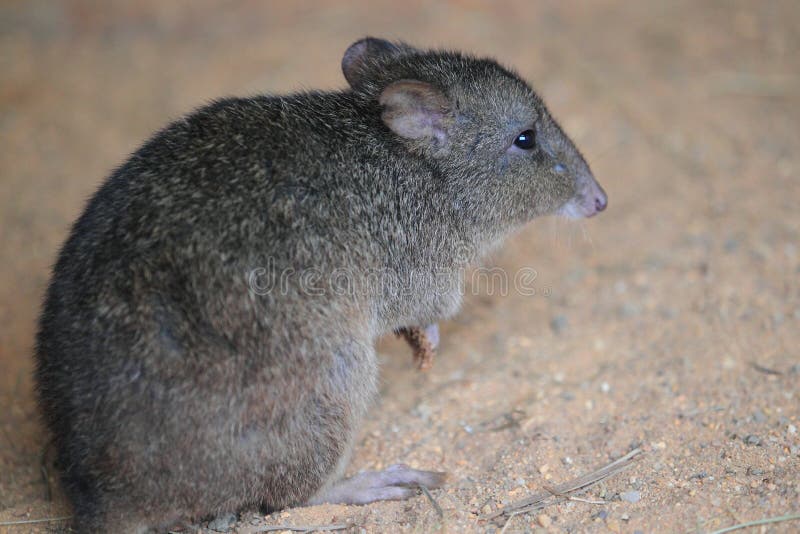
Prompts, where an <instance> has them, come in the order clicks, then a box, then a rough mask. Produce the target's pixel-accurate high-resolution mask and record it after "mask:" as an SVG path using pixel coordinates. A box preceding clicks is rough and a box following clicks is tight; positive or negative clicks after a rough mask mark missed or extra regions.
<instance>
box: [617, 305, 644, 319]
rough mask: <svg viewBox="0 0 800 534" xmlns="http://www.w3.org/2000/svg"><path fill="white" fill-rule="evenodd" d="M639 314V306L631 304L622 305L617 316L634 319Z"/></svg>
mask: <svg viewBox="0 0 800 534" xmlns="http://www.w3.org/2000/svg"><path fill="white" fill-rule="evenodd" d="M640 312H641V308H640V307H639V305H638V304H635V303H633V302H626V303H624V304H623V305H622V306H620V308H619V310H618V313H619V316H620V317H623V318H631V317H636V316H637V315H639V313H640Z"/></svg>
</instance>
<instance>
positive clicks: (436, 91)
mask: <svg viewBox="0 0 800 534" xmlns="http://www.w3.org/2000/svg"><path fill="white" fill-rule="evenodd" d="M342 70H343V72H344V75H345V78H346V79H347V81H348V83H349V84H350V86H351V88H352V89H353V91H354V92H355V93H356V94H357V95H359V96H361V97H363V98H366V99H370V100H371V101H373V102H375V103H376V105H377V106H378V109H379V112H380V117H381V120H382V122H383V124H384V125H385V127H386V129H387V130H388V132H390V134H389V135H390V136H391V138H392V139H393V140H394V141H396V142H397V143H400V144H401V145H402V146H403V147H404V148H405V149H407V150H408V151H411V152H413V153H415V154H418V155H420V156H421V157H424V158H426V159H427V160H429V161H430V162H431V164H432V165H434V166H435V168H437V169H439V171H440V174H441V176H442V179H443V181H445V182H446V183H445V184H443V187H446V188H448V189H449V191H448V197H447V198H448V199H451V201H452V208H453V210H454V211H455V212H456V213H458V214H460V215H462V216H463V217H465V218H467V219H469V220H472V221H473V222H474V223H475V226H483V227H486V228H488V229H490V230H492V231H495V232H497V233H498V234H502V233H505V232H506V231H508V230H510V229H513V228H515V227H518V226H520V225H522V224H524V223H527V222H528V221H530V220H531V219H533V218H534V217H537V216H540V215H547V214H556V213H558V214H561V215H565V216H567V217H571V218H582V217H591V216H593V215H595V214H597V213H598V212H600V211H602V210H604V209H605V207H606V204H607V197H606V194H605V192H604V191H603V189H602V187H600V185H599V184H598V183H597V181H596V180H595V179H594V176H593V175H592V172H591V170H590V169H589V166H588V165H587V163H586V161H585V160H584V159H583V157H582V156H581V154H580V152H579V151H578V149H577V148H576V147H575V145H574V143H573V142H572V141H571V140H570V139H569V138H568V137H567V136H566V135H565V134H564V132H563V131H562V129H561V127H560V126H559V125H558V123H557V122H556V121H555V120H554V119H553V117H552V116H551V115H550V113H549V112H548V110H547V108H546V107H545V105H544V102H542V99H541V98H540V97H539V96H538V95H537V94H536V93H535V92H534V91H533V89H532V88H531V87H530V85H529V84H528V83H526V82H525V81H524V80H523V79H521V78H520V77H519V76H518V75H516V74H515V73H514V72H512V71H510V70H508V69H506V68H504V67H502V66H500V65H499V64H498V63H497V62H495V61H493V60H490V59H478V58H474V57H470V56H467V55H463V54H460V53H455V52H445V51H424V50H418V49H416V48H413V47H411V46H409V45H406V44H403V43H391V42H388V41H385V40H381V39H374V38H366V39H362V40H360V41H357V42H355V43H354V44H353V45H351V46H350V48H349V49H348V50H347V52H346V53H345V55H344V58H343V59H342Z"/></svg>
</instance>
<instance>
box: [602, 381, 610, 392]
mask: <svg viewBox="0 0 800 534" xmlns="http://www.w3.org/2000/svg"><path fill="white" fill-rule="evenodd" d="M600 391H602V392H603V393H608V392H609V391H611V386H610V385H608V382H603V383H602V384H600Z"/></svg>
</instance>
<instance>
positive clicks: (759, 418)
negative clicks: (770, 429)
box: [753, 410, 767, 423]
mask: <svg viewBox="0 0 800 534" xmlns="http://www.w3.org/2000/svg"><path fill="white" fill-rule="evenodd" d="M753 420H754V421H755V422H756V423H763V422H765V421H766V420H767V416H766V415H764V412H762V411H761V410H756V411H755V412H753Z"/></svg>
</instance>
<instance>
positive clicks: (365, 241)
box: [36, 39, 605, 532]
mask: <svg viewBox="0 0 800 534" xmlns="http://www.w3.org/2000/svg"><path fill="white" fill-rule="evenodd" d="M343 69H344V72H345V76H346V78H347V80H348V82H349V84H350V87H349V88H348V89H347V90H343V91H338V92H309V93H301V94H294V95H290V96H258V97H253V98H229V99H225V100H220V101H217V102H215V103H213V104H211V105H208V106H206V107H204V108H202V109H199V110H197V111H195V112H194V113H191V114H190V115H188V116H186V117H184V118H182V119H180V120H178V121H176V122H174V123H172V124H170V125H169V126H167V127H166V128H165V129H163V130H162V131H160V132H158V133H157V134H155V135H154V136H153V137H152V138H151V139H150V140H149V141H147V142H146V143H145V144H144V145H143V146H142V147H141V148H140V149H139V150H137V151H136V152H135V153H134V154H133V156H131V158H130V159H129V160H128V161H127V162H126V163H125V164H123V165H122V166H121V167H120V168H118V169H117V170H116V171H115V172H114V173H113V174H112V175H111V176H110V178H108V180H107V181H106V182H105V183H104V184H103V185H102V187H101V188H100V189H99V191H98V192H97V193H96V194H95V195H94V197H93V198H92V199H91V200H90V202H89V203H88V206H87V207H86V209H85V211H84V213H83V214H82V215H81V217H80V218H79V219H78V221H77V222H76V223H75V225H74V226H73V228H72V232H71V234H70V236H69V239H68V240H67V241H66V243H65V244H64V246H63V248H62V250H61V252H60V255H59V258H58V261H57V263H56V265H55V267H54V270H53V276H52V281H51V283H50V286H49V289H48V292H47V296H46V300H45V303H44V307H43V311H42V315H41V320H40V328H39V333H38V337H37V350H36V358H37V369H36V382H37V387H38V393H39V397H40V404H41V409H42V412H43V414H44V419H45V422H46V425H47V427H48V428H49V430H50V431H51V432H52V436H53V440H54V443H55V448H56V450H57V462H58V465H59V468H60V470H61V474H62V481H63V486H64V489H65V490H66V493H67V495H68V496H69V498H70V499H71V501H72V503H73V506H74V512H75V528H76V529H77V530H78V531H79V532H111V531H114V532H123V531H125V532H127V531H132V532H141V531H147V530H159V529H165V528H167V527H168V526H170V525H171V524H172V523H173V522H175V521H179V520H181V519H184V518H199V517H203V516H207V515H209V514H214V513H217V512H223V511H230V510H237V509H240V508H242V507H243V506H248V505H263V506H265V507H267V508H270V509H280V508H283V507H286V506H292V505H299V504H303V503H308V502H324V501H326V500H341V501H345V502H368V501H370V500H375V499H379V498H403V497H407V496H408V495H409V492H408V490H407V486H413V485H415V484H429V485H431V486H437V485H439V484H441V482H442V477H441V476H440V475H439V474H436V473H429V472H424V471H414V470H408V469H407V468H405V467H403V466H398V467H393V468H392V469H390V470H387V471H385V472H383V473H381V474H380V475H381V477H384V478H380V477H377V478H376V477H372V478H371V479H370V482H369V483H368V484H366V485H365V484H360V481H361V480H362V479H361V478H359V477H354V478H353V479H351V480H350V481H345V482H344V483H342V484H340V485H337V481H338V479H339V478H340V477H341V474H342V472H343V470H344V468H345V466H346V464H347V460H348V456H349V453H350V450H351V448H352V444H353V438H354V435H355V433H356V431H357V429H358V426H359V423H360V421H361V419H362V417H363V415H364V413H365V411H366V410H367V408H368V406H369V404H370V401H371V399H372V398H373V396H374V394H375V391H376V383H377V376H378V369H377V363H376V356H375V350H374V343H375V340H376V339H377V338H378V337H379V336H381V335H383V334H386V333H390V332H393V331H396V330H398V329H400V328H404V327H409V326H415V325H427V324H431V323H435V322H436V321H438V320H440V319H443V318H447V317H451V316H452V315H453V314H455V313H456V311H457V310H458V308H459V305H460V301H461V298H460V284H461V273H462V270H463V268H464V267H465V266H466V265H467V264H469V263H471V262H473V261H475V260H477V259H478V258H479V257H480V256H481V255H482V254H483V253H484V252H485V251H487V250H489V249H490V248H492V247H494V246H496V245H497V244H498V243H499V242H500V241H501V240H502V239H503V238H504V237H505V236H507V235H509V234H510V233H511V232H513V231H514V230H515V229H517V228H519V227H520V226H522V225H524V224H525V223H527V222H528V221H530V220H531V219H533V218H534V217H536V216H539V215H544V214H550V213H556V212H559V211H561V212H562V213H566V214H568V215H572V216H584V215H592V214H594V213H595V212H596V211H597V210H599V209H602V208H603V207H605V195H604V194H603V193H602V190H601V189H600V188H599V186H598V185H597V184H596V182H595V181H594V179H593V178H592V176H591V173H590V171H589V169H588V167H587V165H586V163H585V162H584V160H583V158H582V157H581V156H580V154H579V153H578V151H577V150H576V149H575V147H574V146H573V144H572V143H571V142H570V140H569V139H568V138H567V137H566V136H565V135H564V134H563V133H562V131H561V130H560V128H559V126H558V125H557V123H556V122H555V121H554V120H553V119H552V118H551V117H550V115H549V113H548V112H547V110H546V109H545V107H544V104H543V103H542V101H541V100H540V99H539V97H538V96H536V94H535V93H534V92H533V91H532V90H531V88H530V87H529V86H528V85H527V84H526V83H525V82H524V81H523V80H521V79H520V78H519V77H518V76H517V75H515V74H514V73H513V72H511V71H509V70H507V69H504V68H502V67H500V66H499V65H498V64H497V63H495V62H494V61H491V60H486V59H476V58H473V57H470V56H466V55H462V54H459V53H452V52H438V51H420V50H417V49H414V48H411V47H409V46H407V45H404V44H391V43H388V42H386V41H381V40H377V39H366V40H361V41H359V42H357V43H355V44H354V45H353V46H351V47H350V49H349V50H348V52H347V53H346V55H345V58H344V60H343ZM528 128H533V129H534V130H535V132H536V139H537V145H536V147H535V148H534V149H532V150H527V151H519V150H517V149H516V148H514V147H513V146H511V143H512V142H513V140H514V139H515V137H516V136H517V134H519V132H520V131H522V130H525V129H528ZM259 268H262V269H261V270H260V271H259ZM308 272H313V273H315V275H314V276H317V275H319V277H318V278H314V280H316V281H317V282H319V283H314V284H312V285H313V286H314V291H309V288H308V286H309V280H308V278H307V277H306V278H305V279H304V278H303V276H305V274H304V273H308ZM342 272H344V273H348V276H349V281H350V282H353V283H354V284H353V285H354V286H357V288H358V290H356V291H334V290H333V289H334V288H333V287H331V286H325V284H324V282H320V281H325V280H330V279H332V278H335V277H330V276H329V275H332V274H334V273H342ZM376 272H377V273H381V274H380V275H379V276H377V277H376V276H372V274H374V273H376ZM254 273H261V274H260V276H262V277H263V276H266V277H267V278H270V277H274V276H276V275H278V274H281V273H284V274H285V273H290V274H291V273H294V275H291V276H287V277H286V278H285V279H283V281H282V282H281V283H280V284H279V285H277V284H276V285H275V286H274V287H271V290H269V291H260V290H254V280H256V279H254V278H253V275H254ZM364 273H371V274H370V276H367V275H365V274H364ZM337 280H340V281H341V279H340V278H337ZM409 280H410V281H411V282H410V283H406V284H402V281H409ZM256 281H257V280H256ZM443 281H444V282H443ZM400 284H402V287H401V285H400ZM256 285H258V287H259V288H262V287H263V280H261V281H258V284H256ZM318 286H319V287H322V286H324V287H323V290H322V291H318V290H317V289H318ZM336 287H339V286H336ZM393 473H401V475H402V476H396V475H393ZM364 476H365V477H367V478H369V477H368V476H367V475H366V474H364ZM386 477H388V478H386ZM362 478H363V477H362ZM376 480H377V481H378V482H380V481H388V482H386V487H381V488H379V489H380V491H375V492H374V493H370V492H371V491H372V489H373V486H370V485H369V484H374V483H375V481H376ZM381 483H383V482H381ZM359 484H360V485H359ZM355 486H358V487H356V488H355V490H354V491H355V494H356V496H353V495H354V493H353V491H350V490H352V489H353V487H355ZM395 487H397V488H400V487H402V488H403V489H405V490H406V491H405V492H392V491H390V490H391V489H392V488H395ZM356 490H357V491H356ZM359 492H360V493H359ZM359 496H361V497H363V498H361V497H359Z"/></svg>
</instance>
